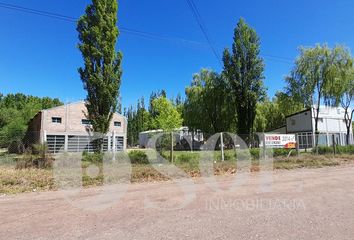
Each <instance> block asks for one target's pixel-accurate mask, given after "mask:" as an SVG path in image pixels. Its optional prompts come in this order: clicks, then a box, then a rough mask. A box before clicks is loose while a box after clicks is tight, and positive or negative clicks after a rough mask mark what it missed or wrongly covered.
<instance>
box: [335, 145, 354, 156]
mask: <svg viewBox="0 0 354 240" xmlns="http://www.w3.org/2000/svg"><path fill="white" fill-rule="evenodd" d="M337 153H339V154H354V146H353V145H349V146H337Z"/></svg>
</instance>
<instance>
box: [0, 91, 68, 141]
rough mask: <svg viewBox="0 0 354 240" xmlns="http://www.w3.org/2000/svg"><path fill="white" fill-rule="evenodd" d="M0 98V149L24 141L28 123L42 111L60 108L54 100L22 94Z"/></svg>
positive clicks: (57, 101) (58, 103)
mask: <svg viewBox="0 0 354 240" xmlns="http://www.w3.org/2000/svg"><path fill="white" fill-rule="evenodd" d="M0 96H2V97H1V98H0V147H4V148H6V147H8V146H10V145H12V144H13V143H14V142H17V143H20V142H22V141H23V140H30V139H24V138H25V134H26V131H27V124H28V122H29V121H30V120H31V119H32V118H33V117H34V116H35V115H36V114H37V113H38V111H40V110H42V109H47V108H51V107H56V106H60V105H62V104H63V103H62V102H60V100H59V99H57V98H55V99H52V98H48V97H44V98H39V97H35V96H30V95H24V94H22V93H16V94H8V95H5V96H4V95H2V94H0Z"/></svg>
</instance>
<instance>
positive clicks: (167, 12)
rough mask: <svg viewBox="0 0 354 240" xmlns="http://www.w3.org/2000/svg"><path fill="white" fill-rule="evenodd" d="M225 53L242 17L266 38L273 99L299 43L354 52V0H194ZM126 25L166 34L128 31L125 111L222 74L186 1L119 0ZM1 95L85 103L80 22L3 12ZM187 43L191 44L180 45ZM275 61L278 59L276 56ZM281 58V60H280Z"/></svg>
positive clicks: (34, 0)
mask: <svg viewBox="0 0 354 240" xmlns="http://www.w3.org/2000/svg"><path fill="white" fill-rule="evenodd" d="M0 2H3V3H9V4H16V5H21V6H24V7H27V8H34V9H38V10H44V11H51V12H55V13H60V14H63V15H67V16H72V17H79V16H80V15H81V14H83V12H84V9H85V6H86V5H87V4H88V3H89V0H80V1H69V0H64V1H59V0H26V1H23V0H22V1H20V0H11V1H9V0H7V1H6V0H4V1H2V0H0ZM194 2H195V4H196V5H197V7H198V9H199V12H200V14H201V16H202V18H203V22H204V24H205V26H206V28H207V30H208V33H209V36H210V37H211V39H212V40H213V42H214V46H215V48H216V49H217V52H218V53H219V55H220V56H221V55H222V51H223V49H224V48H225V47H230V46H231V44H232V37H233V30H234V27H235V25H236V23H237V21H238V19H239V18H240V17H241V16H242V17H243V18H245V19H246V21H247V22H248V23H249V24H250V25H251V26H252V27H253V28H255V29H256V31H257V33H258V34H259V36H260V38H261V43H262V45H261V53H262V56H263V57H264V60H265V64H266V71H265V77H266V79H265V85H266V86H267V88H268V94H269V96H272V95H273V94H274V93H275V91H277V90H281V89H282V88H283V87H284V81H283V77H284V75H286V74H287V73H288V72H289V70H290V69H291V67H292V62H293V59H294V58H295V57H296V56H297V53H298V50H297V49H298V47H299V46H301V45H304V46H312V45H314V44H316V43H328V44H329V45H330V46H333V45H334V44H336V43H339V44H346V45H347V46H348V47H349V48H351V49H353V48H354V15H353V10H354V1H352V0H336V1H333V0H311V1H309V0H307V1H305V0H292V1H290V0H257V1H254V0H253V1H252V0H249V1H237V0H222V1H215V0H194ZM118 18H119V23H118V25H119V26H120V27H124V28H130V29H134V30H138V31H145V32H151V33H155V34H157V35H160V36H166V37H167V38H168V39H169V40H165V39H155V38H154V39H151V38H146V37H140V36H136V35H131V34H127V33H124V32H122V33H121V35H120V37H119V40H118V44H117V49H120V50H121V51H122V52H123V71H124V72H123V78H122V86H121V96H122V100H123V106H128V105H130V104H135V103H136V100H137V99H138V98H139V97H141V96H145V97H146V98H147V97H148V96H149V95H150V93H151V91H153V90H158V89H165V90H166V91H167V93H168V95H169V96H170V97H172V96H176V95H177V94H178V93H184V89H185V87H186V86H187V85H189V84H190V81H191V78H192V74H193V73H196V72H198V71H199V70H200V69H201V68H202V67H207V68H212V69H214V70H217V71H220V70H221V69H222V68H221V66H220V63H219V62H218V60H217V59H216V57H215V56H214V54H213V53H212V51H211V49H210V48H209V47H208V45H207V44H206V40H205V38H204V36H203V34H202V32H201V30H200V29H199V27H198V25H197V23H196V21H195V19H194V17H193V15H192V12H191V11H190V9H189V8H188V5H187V2H186V0H149V1H147V0H121V1H119V13H118ZM0 22H1V37H0V92H2V93H5V94H7V93H15V92H23V93H25V94H32V95H37V96H50V97H59V98H60V99H61V100H62V101H64V102H67V101H75V100H79V99H84V98H85V91H84V90H83V88H82V83H81V80H80V78H79V75H78V73H77V68H78V67H79V66H81V65H82V59H81V55H80V52H79V51H78V49H77V48H76V45H77V42H78V41H77V32H76V26H75V24H74V23H70V22H65V21H60V20H56V19H51V18H46V17H42V16H37V15H32V14H28V13H22V12H18V11H13V10H9V9H3V8H0ZM175 38H182V39H186V40H189V41H185V42H184V41H179V40H175ZM271 56H276V57H271ZM278 57H280V58H278Z"/></svg>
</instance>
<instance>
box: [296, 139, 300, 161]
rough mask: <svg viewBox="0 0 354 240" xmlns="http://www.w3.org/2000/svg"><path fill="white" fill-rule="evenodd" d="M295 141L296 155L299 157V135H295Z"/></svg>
mask: <svg viewBox="0 0 354 240" xmlns="http://www.w3.org/2000/svg"><path fill="white" fill-rule="evenodd" d="M295 139H296V154H297V156H300V141H299V134H295Z"/></svg>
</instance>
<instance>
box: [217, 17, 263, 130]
mask: <svg viewBox="0 0 354 240" xmlns="http://www.w3.org/2000/svg"><path fill="white" fill-rule="evenodd" d="M259 54H260V39H259V37H258V36H257V33H256V31H255V30H254V29H252V28H251V27H250V26H248V25H247V24H246V22H245V21H244V20H243V19H242V18H241V19H240V20H239V22H238V23H237V26H236V28H235V31H234V42H233V44H232V50H231V52H230V51H229V50H228V49H225V51H224V57H223V62H224V71H223V74H224V76H225V79H226V81H227V84H228V87H229V89H230V91H229V92H230V94H231V96H232V105H233V106H234V107H235V110H236V113H237V132H238V134H248V135H249V137H250V134H251V133H252V131H253V125H254V120H255V117H256V109H257V102H259V101H261V100H263V99H264V96H265V88H264V86H263V79H264V76H263V72H264V63H263V59H262V58H261V57H260V56H259Z"/></svg>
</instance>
